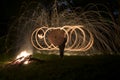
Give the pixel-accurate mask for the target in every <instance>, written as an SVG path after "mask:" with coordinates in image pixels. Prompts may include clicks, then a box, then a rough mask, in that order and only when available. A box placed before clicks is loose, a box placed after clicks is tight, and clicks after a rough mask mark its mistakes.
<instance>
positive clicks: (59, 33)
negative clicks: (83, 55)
mask: <svg viewBox="0 0 120 80" xmlns="http://www.w3.org/2000/svg"><path fill="white" fill-rule="evenodd" d="M63 37H66V38H67V41H66V44H65V51H87V50H89V49H90V48H91V47H92V46H93V43H94V38H93V34H92V33H91V32H90V31H89V30H88V29H86V28H84V26H82V25H78V26H63V27H50V28H48V27H40V28H37V29H35V30H34V31H33V33H32V35H31V43H32V45H33V46H34V47H35V48H36V49H38V50H59V48H58V45H59V44H61V42H62V38H63ZM51 39H52V40H51ZM52 41H53V42H52Z"/></svg>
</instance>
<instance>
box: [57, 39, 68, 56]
mask: <svg viewBox="0 0 120 80" xmlns="http://www.w3.org/2000/svg"><path fill="white" fill-rule="evenodd" d="M66 41H67V38H66V37H64V40H63V42H62V44H60V45H59V46H58V48H59V52H60V57H61V58H63V56H64V48H65V43H66Z"/></svg>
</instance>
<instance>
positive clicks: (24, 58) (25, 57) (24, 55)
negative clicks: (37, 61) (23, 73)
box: [12, 51, 32, 65]
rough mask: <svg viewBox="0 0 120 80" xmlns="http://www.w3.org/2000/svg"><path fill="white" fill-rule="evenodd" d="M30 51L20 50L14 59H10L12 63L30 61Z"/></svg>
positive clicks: (26, 62)
mask: <svg viewBox="0 0 120 80" xmlns="http://www.w3.org/2000/svg"><path fill="white" fill-rule="evenodd" d="M31 55H32V53H30V52H27V51H22V52H21V53H20V54H19V55H18V56H17V57H16V59H15V60H14V61H12V64H13V65H14V64H28V63H30V58H31Z"/></svg>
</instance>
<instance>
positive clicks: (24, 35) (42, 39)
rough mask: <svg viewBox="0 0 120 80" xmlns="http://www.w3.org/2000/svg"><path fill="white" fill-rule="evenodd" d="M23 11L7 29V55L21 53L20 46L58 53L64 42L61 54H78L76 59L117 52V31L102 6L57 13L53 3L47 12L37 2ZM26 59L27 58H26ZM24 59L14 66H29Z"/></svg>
mask: <svg viewBox="0 0 120 80" xmlns="http://www.w3.org/2000/svg"><path fill="white" fill-rule="evenodd" d="M55 1H56V0H55ZM24 8H26V9H24V10H25V11H23V13H22V14H21V16H20V17H19V18H18V19H17V20H15V22H14V23H13V24H12V26H11V27H10V31H9V34H8V36H7V39H6V49H7V50H8V51H9V50H18V49H21V48H22V47H23V46H24V47H25V48H26V47H30V48H32V49H35V50H36V49H37V50H39V51H42V50H49V51H50V50H59V45H60V44H62V42H64V38H66V42H65V45H63V46H65V51H68V52H69V51H79V53H78V55H79V54H81V53H82V52H87V51H88V52H89V51H92V52H95V53H96V51H98V52H108V53H111V52H118V51H119V47H120V45H119V42H120V37H119V34H120V27H119V26H118V25H117V24H116V23H115V22H114V19H113V17H112V15H111V14H110V12H109V9H108V8H107V7H105V6H104V5H99V4H98V5H97V4H88V5H87V6H86V7H85V8H77V9H75V10H74V8H69V7H68V8H69V10H68V9H63V10H59V9H60V6H59V5H58V3H57V1H56V3H54V4H53V6H52V7H51V8H50V9H46V8H45V6H43V5H41V4H40V3H38V2H33V3H30V4H28V6H27V7H24ZM16 26H17V27H16ZM9 43H13V44H11V45H9ZM13 46H15V47H13ZM33 47H34V48H33ZM22 53H27V52H26V51H23V52H21V54H22ZM48 54H49V53H48ZM55 54H57V53H55ZM72 54H75V53H74V52H72ZM72 54H70V55H72ZM96 54H97V53H96ZM27 57H30V55H26V58H27ZM26 58H25V57H23V56H20V57H17V58H16V61H15V63H16V62H18V63H19V62H21V61H23V63H27V62H29V59H28V60H27V59H26ZM25 59H26V60H27V62H26V61H24V60H25Z"/></svg>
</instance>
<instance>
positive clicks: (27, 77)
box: [0, 54, 120, 80]
mask: <svg viewBox="0 0 120 80" xmlns="http://www.w3.org/2000/svg"><path fill="white" fill-rule="evenodd" d="M34 57H35V58H37V59H41V60H44V62H32V63H30V64H28V65H14V66H8V65H6V64H5V63H2V62H1V66H0V80H93V79H95V80H120V76H119V74H120V56H116V55H96V56H65V57H64V58H63V59H61V58H60V57H59V56H56V55H40V54H37V55H35V56H34ZM4 62H5V61H4Z"/></svg>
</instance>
